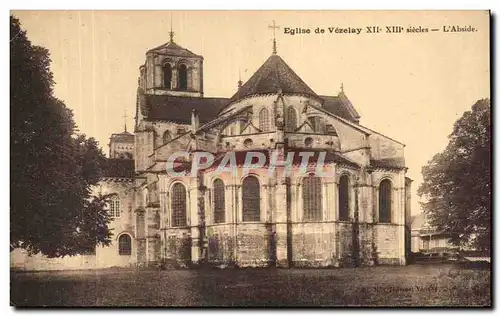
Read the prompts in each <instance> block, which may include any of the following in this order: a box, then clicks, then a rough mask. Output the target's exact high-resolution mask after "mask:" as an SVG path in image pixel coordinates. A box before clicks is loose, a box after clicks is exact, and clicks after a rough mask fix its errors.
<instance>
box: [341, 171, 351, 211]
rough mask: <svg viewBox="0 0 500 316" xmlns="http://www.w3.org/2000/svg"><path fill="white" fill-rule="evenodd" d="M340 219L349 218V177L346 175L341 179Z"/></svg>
mask: <svg viewBox="0 0 500 316" xmlns="http://www.w3.org/2000/svg"><path fill="white" fill-rule="evenodd" d="M339 220H340V221H348V220H349V177H348V176H346V175H344V176H342V177H340V181H339Z"/></svg>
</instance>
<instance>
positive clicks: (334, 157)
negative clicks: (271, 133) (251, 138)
mask: <svg viewBox="0 0 500 316" xmlns="http://www.w3.org/2000/svg"><path fill="white" fill-rule="evenodd" d="M249 152H259V153H262V154H264V156H265V157H266V162H270V155H269V150H248V151H236V152H235V156H236V164H237V165H243V164H244V162H245V159H246V153H249ZM288 152H294V156H293V161H292V165H300V164H301V162H302V156H300V155H299V152H312V153H313V155H312V156H310V157H309V159H308V162H309V163H310V164H312V163H316V162H317V161H318V159H319V153H321V152H324V151H322V150H314V149H304V150H301V151H291V150H290V151H288ZM224 155H225V153H221V156H220V157H218V158H216V159H215V162H214V166H217V163H218V162H221V160H222V159H223V156H224ZM284 159H286V153H285V157H284ZM254 162H256V161H254ZM324 162H325V163H342V164H346V165H349V166H352V167H359V165H358V164H356V163H354V162H352V161H350V160H348V159H346V158H344V157H342V156H341V155H339V154H337V153H334V152H328V151H326V155H325V161H324Z"/></svg>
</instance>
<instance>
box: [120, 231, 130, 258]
mask: <svg viewBox="0 0 500 316" xmlns="http://www.w3.org/2000/svg"><path fill="white" fill-rule="evenodd" d="M118 254H119V255H120V256H130V255H131V254H132V238H130V235H128V234H123V235H121V236H120V237H119V238H118Z"/></svg>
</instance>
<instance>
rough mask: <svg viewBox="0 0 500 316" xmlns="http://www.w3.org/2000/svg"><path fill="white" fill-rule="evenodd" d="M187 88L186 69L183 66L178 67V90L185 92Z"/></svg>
mask: <svg viewBox="0 0 500 316" xmlns="http://www.w3.org/2000/svg"><path fill="white" fill-rule="evenodd" d="M187 88H188V74H187V67H186V65H184V64H181V65H180V66H179V89H180V90H187Z"/></svg>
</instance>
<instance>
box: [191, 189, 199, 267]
mask: <svg viewBox="0 0 500 316" xmlns="http://www.w3.org/2000/svg"><path fill="white" fill-rule="evenodd" d="M191 181H192V182H191V185H190V186H189V218H188V225H189V226H190V227H191V263H193V264H198V262H199V260H200V227H199V225H200V221H199V214H198V212H199V205H198V203H199V201H198V197H199V196H200V191H199V190H198V181H197V179H193V180H191Z"/></svg>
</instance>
